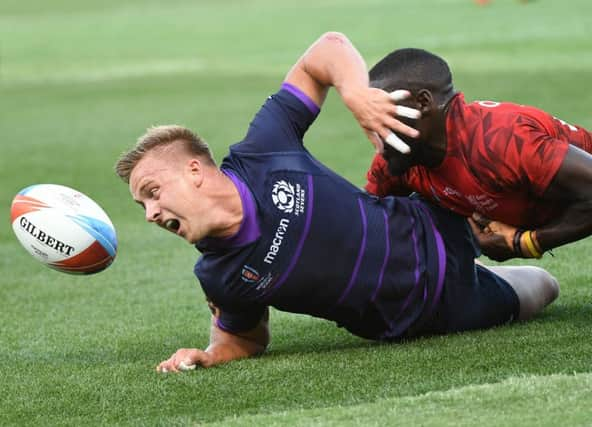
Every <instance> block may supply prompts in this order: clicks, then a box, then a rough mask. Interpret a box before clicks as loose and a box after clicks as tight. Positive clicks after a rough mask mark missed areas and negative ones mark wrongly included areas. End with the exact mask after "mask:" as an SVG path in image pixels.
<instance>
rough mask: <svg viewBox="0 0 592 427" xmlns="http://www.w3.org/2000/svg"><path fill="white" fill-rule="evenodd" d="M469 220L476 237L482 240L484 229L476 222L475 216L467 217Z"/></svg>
mask: <svg viewBox="0 0 592 427" xmlns="http://www.w3.org/2000/svg"><path fill="white" fill-rule="evenodd" d="M467 222H468V223H469V226H470V227H471V230H473V234H474V235H475V237H477V239H479V240H481V237H482V236H483V230H482V229H481V227H480V226H479V225H478V224H477V223H476V222H475V220H474V219H473V218H467Z"/></svg>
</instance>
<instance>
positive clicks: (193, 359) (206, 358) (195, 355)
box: [183, 349, 214, 368]
mask: <svg viewBox="0 0 592 427" xmlns="http://www.w3.org/2000/svg"><path fill="white" fill-rule="evenodd" d="M183 362H184V363H185V364H186V365H187V366H190V365H200V366H203V367H204V368H209V367H210V366H212V365H213V364H214V360H213V357H212V355H211V354H210V353H208V352H206V351H203V350H199V349H195V350H192V351H190V352H189V353H188V354H187V355H186V357H185V359H183Z"/></svg>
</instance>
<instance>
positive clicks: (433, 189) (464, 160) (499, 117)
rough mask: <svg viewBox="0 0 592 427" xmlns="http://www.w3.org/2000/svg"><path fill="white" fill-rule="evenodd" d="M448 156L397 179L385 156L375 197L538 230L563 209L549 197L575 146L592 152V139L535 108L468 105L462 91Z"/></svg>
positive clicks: (452, 112)
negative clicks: (420, 198)
mask: <svg viewBox="0 0 592 427" xmlns="http://www.w3.org/2000/svg"><path fill="white" fill-rule="evenodd" d="M446 137H447V147H446V156H445V158H444V161H443V162H442V164H441V165H440V166H438V167H436V168H433V169H429V168H426V167H424V166H415V167H413V168H411V169H409V170H408V171H407V172H406V173H405V174H404V175H402V176H400V177H397V176H392V175H390V173H389V172H388V166H387V163H386V161H385V160H384V158H383V157H382V156H381V155H377V156H375V157H374V160H373V162H372V166H371V167H370V170H369V171H368V174H367V179H368V182H367V184H366V187H365V188H366V190H367V191H368V192H369V193H371V194H376V195H379V196H386V195H389V194H396V195H400V194H408V193H409V192H411V191H416V192H419V193H421V194H423V195H424V196H425V197H426V198H428V199H430V200H433V201H435V202H436V203H439V204H440V205H442V206H445V207H447V208H449V209H451V210H453V211H455V212H458V213H460V214H462V215H465V216H470V215H471V214H472V213H473V212H475V211H476V212H479V213H481V214H483V215H485V216H486V217H488V218H491V219H495V220H499V221H502V222H505V223H507V224H512V225H514V226H528V227H536V226H539V225H541V224H545V223H546V222H548V221H549V220H550V219H551V218H553V217H554V216H556V215H558V214H559V213H560V212H561V209H562V207H561V206H557V205H553V204H550V203H548V202H544V201H543V200H542V199H541V196H542V194H543V193H544V192H545V190H546V189H547V187H548V186H549V183H550V182H551V180H552V179H553V177H554V176H555V174H556V173H557V171H558V170H559V167H560V165H561V163H562V162H563V159H564V157H565V155H566V153H567V149H568V144H573V145H575V146H577V147H579V148H581V149H583V150H585V151H587V152H589V153H590V152H592V134H591V133H589V132H588V131H586V129H583V128H581V127H579V126H575V125H571V124H568V123H565V122H564V121H562V120H560V119H557V118H555V117H553V116H552V115H550V114H548V113H546V112H544V111H542V110H539V109H537V108H534V107H529V106H525V105H517V104H512V103H509V102H493V101H476V102H473V103H470V104H466V103H465V100H464V96H463V94H462V93H459V94H457V95H456V96H455V97H454V98H453V99H452V101H451V104H450V108H449V112H448V115H447V117H446Z"/></svg>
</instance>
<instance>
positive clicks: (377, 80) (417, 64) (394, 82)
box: [370, 48, 454, 95]
mask: <svg viewBox="0 0 592 427" xmlns="http://www.w3.org/2000/svg"><path fill="white" fill-rule="evenodd" d="M370 82H371V85H372V86H374V87H379V88H381V89H384V90H387V91H392V90H395V89H409V90H411V91H414V90H419V89H429V90H430V91H432V92H434V93H437V94H440V95H449V94H452V93H454V87H453V85H452V73H451V72H450V68H449V67H448V64H447V63H446V61H444V60H443V59H442V58H440V57H439V56H437V55H434V54H433V53H430V52H428V51H427V50H423V49H416V48H405V49H398V50H395V51H393V52H391V53H389V54H388V55H387V56H385V57H384V58H382V59H381V60H380V61H379V62H378V63H377V64H376V65H375V66H374V67H372V69H371V70H370Z"/></svg>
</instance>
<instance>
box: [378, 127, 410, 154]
mask: <svg viewBox="0 0 592 427" xmlns="http://www.w3.org/2000/svg"><path fill="white" fill-rule="evenodd" d="M384 142H386V143H387V144H388V145H390V146H391V147H393V148H394V149H395V150H397V151H398V152H400V153H403V154H409V153H410V152H411V148H410V147H409V145H407V144H406V143H405V142H403V140H401V138H399V137H398V136H397V135H395V134H394V133H392V132H391V133H389V134H388V135H387V137H386V138H385V139H384Z"/></svg>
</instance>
